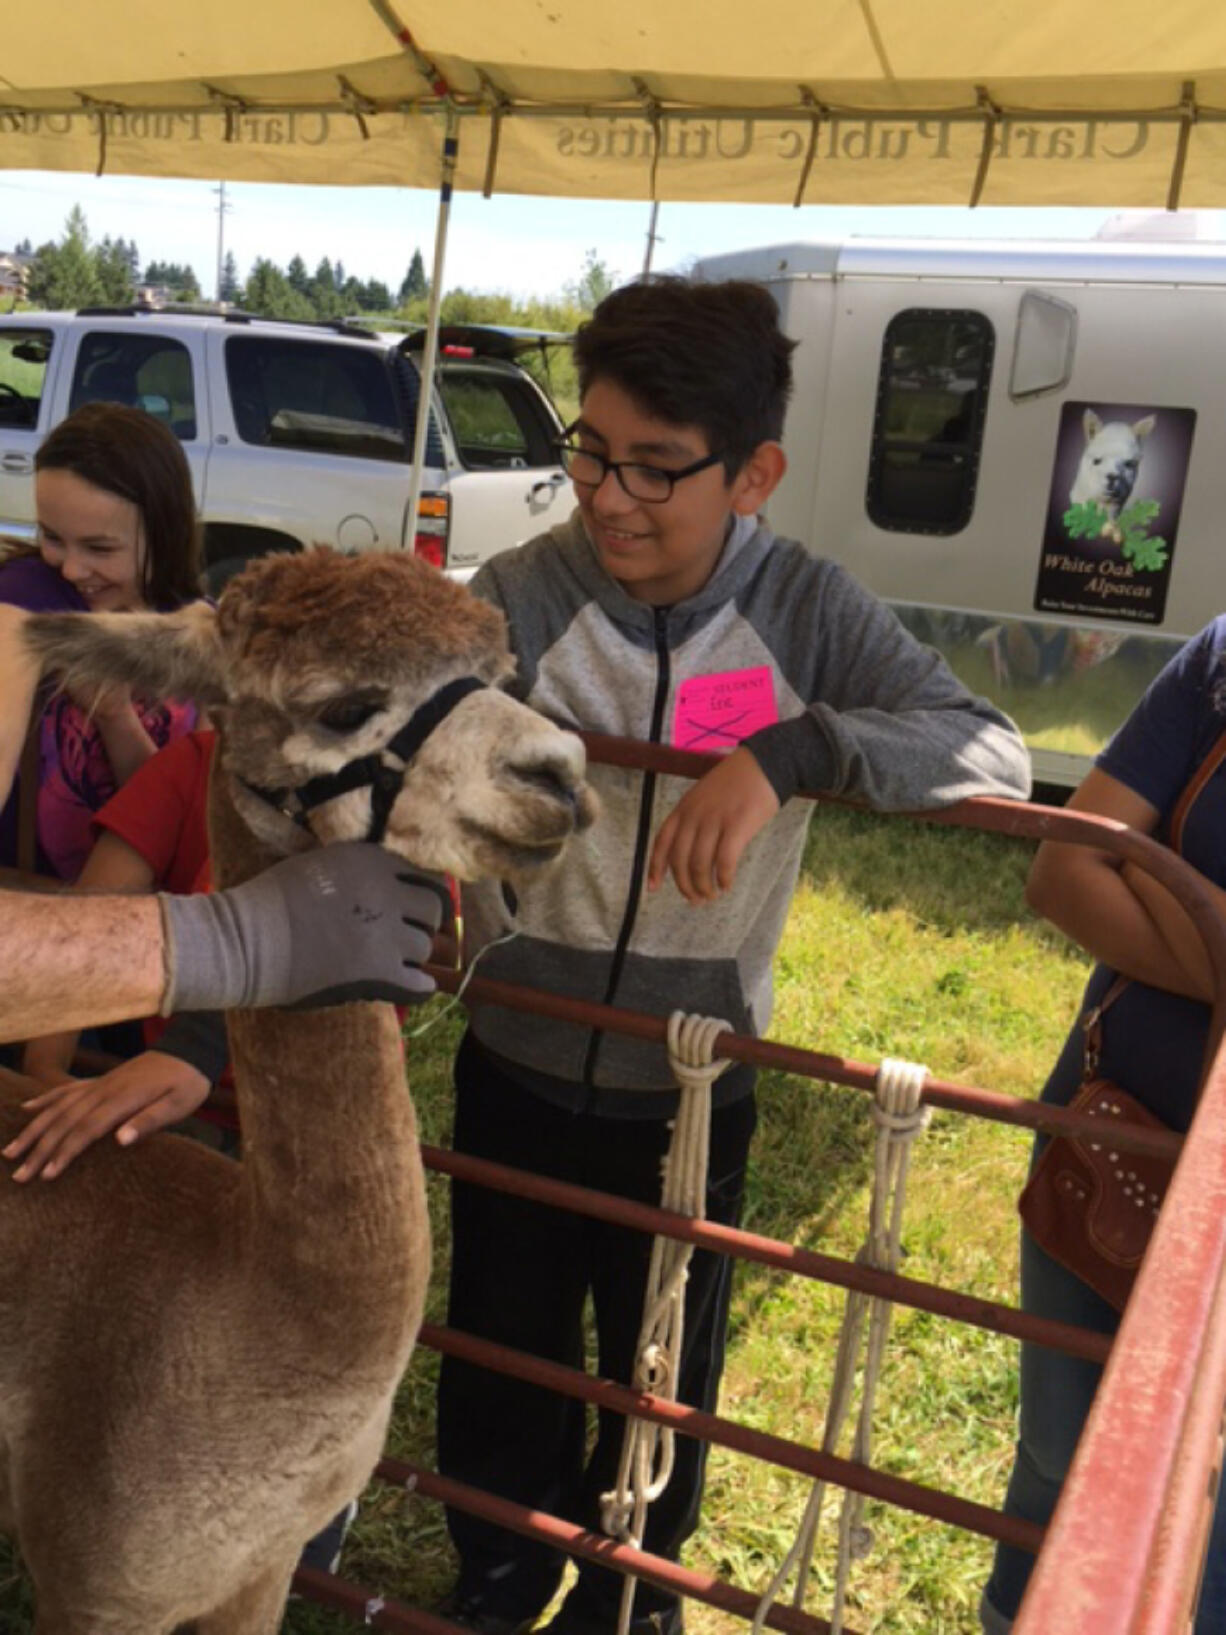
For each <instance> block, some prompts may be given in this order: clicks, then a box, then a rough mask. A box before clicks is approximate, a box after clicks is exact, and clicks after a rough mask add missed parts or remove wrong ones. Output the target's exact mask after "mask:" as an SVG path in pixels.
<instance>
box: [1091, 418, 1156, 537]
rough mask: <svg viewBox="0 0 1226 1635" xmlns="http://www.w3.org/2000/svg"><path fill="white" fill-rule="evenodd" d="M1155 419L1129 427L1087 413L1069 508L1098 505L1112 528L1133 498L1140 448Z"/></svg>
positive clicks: (1122, 423) (1141, 448) (1144, 420)
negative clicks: (1083, 445)
mask: <svg viewBox="0 0 1226 1635" xmlns="http://www.w3.org/2000/svg"><path fill="white" fill-rule="evenodd" d="M1157 418H1158V417H1157V415H1153V414H1149V415H1145V416H1144V418H1143V419H1140V420H1136V421H1134V422H1133V423H1132V424H1131V425H1129V424H1127V422H1125V421H1123V420H1107V421H1103V420H1102V419H1100V417H1099V416H1098V415H1097V414H1096V413H1095V412H1094V410H1093V409H1087V410H1086V412H1085V414H1084V415H1083V416H1082V421H1081V423H1082V425H1083V426H1084V428H1085V438H1086V446H1085V450H1084V452H1083V453H1082V456H1081V459H1080V461H1079V462H1078V465H1077V475H1076V477H1075V478H1074V480H1073V486H1072V488H1071V489H1070V491H1069V504H1070V505H1086V504H1093V505H1097V506H1099V507H1100V508H1101V509H1102V510H1103V511H1105V512H1106V513H1107V517H1108V520H1109V522H1110V523H1111V524H1112V525H1114V524H1115V521H1116V519H1117V518H1118V516H1119V514H1120V512H1121V510H1122V509H1123V508H1124V506H1126V505H1127V504H1128V501H1129V500H1130V499H1131V498H1132V491H1133V489H1134V488H1135V487H1136V482H1137V474H1138V472H1139V471H1140V468H1141V454H1142V450H1143V445H1144V443H1145V439H1146V438H1147V437H1148V436H1149V434H1150V432H1152V431H1153V429H1154V426H1155V424H1156V422H1157ZM1117 543H1118V542H1117Z"/></svg>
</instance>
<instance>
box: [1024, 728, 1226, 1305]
mask: <svg viewBox="0 0 1226 1635" xmlns="http://www.w3.org/2000/svg"><path fill="white" fill-rule="evenodd" d="M1224 758H1226V732H1224V733H1222V734H1221V735H1220V736H1219V737H1218V739H1217V741H1216V742H1215V743H1214V745H1213V747H1212V749H1211V750H1210V751H1209V753H1208V755H1206V757H1205V759H1204V760H1203V761H1202V762H1201V764H1200V765H1199V766H1198V767H1197V769H1196V771H1195V772H1194V773H1193V775H1192V777H1191V778H1190V779H1189V781H1188V783H1187V785H1186V787H1185V788H1184V790H1183V792H1182V794H1181V795H1180V797H1179V799H1178V800H1177V801H1176V803H1175V807H1174V810H1173V811H1172V813H1171V822H1170V834H1169V837H1168V839H1169V844H1170V846H1171V849H1172V850H1173V851H1175V852H1177V853H1179V854H1180V855H1182V852H1183V830H1184V823H1185V821H1186V819H1187V816H1188V812H1189V811H1190V809H1191V807H1192V804H1193V802H1194V801H1195V800H1196V798H1197V796H1198V795H1199V794H1200V793H1201V791H1202V790H1203V789H1204V787H1205V785H1206V784H1207V783H1208V781H1209V779H1210V778H1211V777H1212V776H1213V774H1214V772H1216V770H1217V768H1218V767H1219V766H1220V765H1221V763H1222V760H1223V759H1224ZM1127 986H1128V978H1127V977H1117V978H1116V979H1115V981H1114V982H1113V983H1112V984H1111V986H1110V988H1108V990H1107V992H1106V993H1105V994H1104V995H1103V997H1102V999H1101V1000H1100V1001H1099V1003H1098V1004H1097V1005H1096V1006H1095V1007H1094V1008H1093V1009H1092V1010H1090V1011H1087V1012H1086V1014H1085V1015H1084V1016H1083V1017H1082V1020H1081V1025H1082V1029H1083V1031H1084V1035H1085V1067H1084V1070H1083V1076H1082V1082H1081V1087H1080V1088H1079V1090H1078V1091H1077V1094H1076V1095H1075V1096H1074V1097H1073V1099H1072V1101H1071V1102H1069V1111H1070V1112H1074V1113H1085V1114H1088V1115H1089V1116H1090V1117H1093V1118H1101V1119H1102V1121H1103V1126H1104V1128H1103V1139H1102V1140H1101V1141H1094V1140H1090V1139H1089V1138H1088V1137H1080V1136H1054V1137H1053V1138H1052V1139H1051V1140H1050V1141H1049V1142H1048V1144H1047V1146H1046V1147H1045V1148H1044V1150H1043V1153H1042V1156H1041V1157H1040V1159H1039V1161H1038V1163H1037V1164H1036V1165H1035V1167H1034V1169H1033V1171H1032V1172H1031V1175H1030V1179H1029V1180H1028V1181H1027V1183H1026V1185H1025V1186H1024V1187H1023V1189H1022V1193H1021V1196H1020V1197H1019V1198H1018V1201H1017V1207H1018V1213H1019V1214H1020V1215H1021V1217H1022V1220H1023V1222H1024V1223H1025V1225H1026V1228H1027V1230H1028V1231H1029V1233H1030V1235H1031V1237H1032V1238H1033V1239H1034V1241H1035V1242H1036V1243H1037V1244H1038V1246H1039V1248H1040V1249H1042V1250H1043V1251H1044V1253H1046V1254H1048V1255H1050V1256H1051V1258H1052V1259H1053V1260H1055V1261H1058V1262H1059V1264H1060V1265H1061V1266H1064V1267H1067V1269H1068V1270H1069V1271H1070V1272H1073V1273H1074V1274H1075V1275H1076V1276H1077V1277H1079V1278H1080V1279H1081V1280H1082V1282H1083V1283H1088V1284H1089V1285H1090V1287H1091V1288H1092V1289H1093V1290H1094V1291H1095V1293H1096V1294H1100V1295H1101V1296H1102V1298H1103V1299H1104V1300H1106V1301H1107V1302H1108V1303H1109V1304H1110V1305H1112V1306H1114V1307H1115V1308H1116V1310H1117V1311H1123V1309H1124V1306H1125V1305H1126V1304H1127V1301H1128V1296H1129V1294H1130V1293H1131V1292H1132V1285H1133V1282H1134V1280H1135V1278H1136V1275H1137V1271H1138V1269H1139V1268H1140V1265H1141V1261H1142V1258H1143V1257H1144V1254H1145V1250H1146V1248H1147V1246H1148V1244H1149V1237H1150V1233H1151V1232H1152V1231H1153V1228H1154V1221H1155V1220H1156V1219H1157V1217H1158V1211H1159V1210H1160V1209H1161V1208H1162V1201H1163V1199H1164V1198H1165V1197H1166V1190H1167V1187H1168V1186H1169V1185H1170V1181H1171V1176H1172V1174H1173V1173H1174V1169H1175V1160H1174V1159H1172V1158H1160V1157H1154V1156H1151V1155H1149V1154H1142V1153H1128V1152H1120V1151H1119V1150H1118V1149H1117V1148H1115V1147H1113V1146H1112V1144H1111V1134H1110V1126H1111V1125H1112V1124H1113V1123H1121V1124H1122V1123H1128V1124H1140V1125H1144V1126H1145V1127H1146V1128H1147V1129H1151V1130H1169V1129H1170V1126H1169V1125H1168V1124H1165V1123H1164V1122H1163V1121H1162V1119H1160V1118H1157V1117H1155V1116H1154V1114H1153V1113H1151V1112H1150V1110H1149V1108H1148V1107H1145V1106H1143V1105H1142V1103H1141V1102H1139V1101H1138V1100H1137V1099H1136V1097H1135V1096H1131V1095H1129V1093H1128V1092H1127V1091H1126V1090H1121V1089H1120V1087H1119V1085H1118V1084H1114V1083H1113V1082H1112V1081H1111V1080H1110V1079H1104V1078H1100V1077H1099V1074H1098V1060H1099V1055H1100V1052H1101V1048H1102V1018H1103V1013H1104V1012H1105V1011H1106V1010H1107V1009H1108V1007H1109V1006H1111V1005H1113V1004H1114V1003H1115V1001H1116V1000H1117V999H1118V998H1119V996H1120V994H1121V993H1123V991H1124V989H1125V988H1126V987H1127Z"/></svg>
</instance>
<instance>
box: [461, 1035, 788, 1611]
mask: <svg viewBox="0 0 1226 1635" xmlns="http://www.w3.org/2000/svg"><path fill="white" fill-rule="evenodd" d="M455 1080H456V1119H455V1137H454V1144H455V1147H456V1149H457V1150H458V1151H460V1152H465V1153H470V1154H473V1155H474V1156H477V1157H481V1158H488V1159H491V1160H494V1161H496V1162H499V1163H504V1164H509V1165H513V1166H515V1167H516V1168H519V1169H525V1170H533V1171H535V1172H536V1173H538V1174H541V1175H548V1176H553V1177H556V1178H558V1179H562V1180H566V1181H572V1182H575V1183H577V1184H579V1185H581V1186H587V1187H592V1188H594V1189H596V1190H598V1191H602V1192H610V1193H617V1194H620V1195H621V1196H623V1197H628V1198H633V1199H636V1200H638V1201H640V1202H646V1203H656V1204H658V1203H659V1201H660V1181H661V1170H660V1161H661V1158H662V1156H663V1154H664V1153H665V1152H666V1151H667V1149H668V1143H669V1136H670V1131H669V1127H668V1124H667V1122H666V1121H665V1120H662V1119H647V1120H633V1119H626V1120H623V1119H609V1118H597V1117H592V1116H589V1115H585V1114H582V1113H572V1112H567V1111H565V1110H563V1109H561V1108H558V1107H555V1106H553V1105H552V1104H551V1103H549V1102H546V1101H544V1100H542V1099H541V1098H540V1097H538V1096H534V1095H531V1094H529V1093H528V1092H526V1091H524V1090H522V1089H521V1088H519V1087H518V1086H516V1085H515V1084H514V1083H513V1082H512V1081H510V1080H509V1079H507V1078H506V1077H505V1075H504V1074H502V1073H501V1072H499V1070H498V1066H497V1064H496V1063H495V1062H493V1061H492V1060H491V1059H490V1057H489V1056H488V1055H487V1054H486V1053H485V1052H484V1051H483V1050H482V1049H481V1047H480V1046H479V1045H478V1044H476V1042H475V1041H474V1040H473V1039H472V1037H471V1035H470V1036H469V1037H467V1038H466V1039H465V1041H464V1043H463V1045H462V1046H461V1048H460V1052H459V1056H458V1058H457V1061H456V1070H455ZM755 1117H756V1114H755V1107H754V1100H753V1096H752V1095H747V1096H745V1097H743V1098H741V1099H740V1100H737V1101H733V1102H731V1103H730V1104H729V1105H728V1106H726V1107H723V1108H720V1109H717V1110H716V1111H715V1112H714V1113H713V1115H712V1121H711V1158H710V1181H709V1184H708V1189H707V1216H708V1218H709V1219H710V1220H713V1221H717V1222H720V1223H723V1224H726V1225H734V1224H735V1223H736V1222H737V1220H738V1219H739V1217H740V1208H741V1199H742V1194H743V1191H744V1184H745V1167H746V1161H747V1157H748V1152H749V1144H750V1139H751V1137H752V1135H753V1130H754V1122H755ZM452 1231H453V1244H452V1262H451V1295H450V1304H449V1309H448V1321H449V1323H450V1324H451V1325H452V1326H453V1327H455V1328H458V1329H463V1330H465V1331H467V1332H468V1333H471V1334H476V1335H480V1336H481V1337H483V1338H485V1339H490V1340H495V1341H497V1342H499V1343H500V1344H503V1345H507V1346H514V1347H515V1348H517V1349H518V1350H522V1351H527V1352H531V1353H533V1354H535V1355H537V1356H541V1357H547V1358H549V1359H551V1360H553V1361H556V1362H561V1363H566V1364H568V1365H569V1366H571V1367H573V1368H582V1367H583V1363H584V1358H583V1326H582V1319H583V1309H584V1302H585V1299H586V1297H587V1295H588V1293H589V1291H590V1293H591V1296H592V1300H593V1306H594V1311H595V1319H596V1333H597V1338H598V1352H599V1354H598V1361H597V1368H598V1372H599V1373H600V1374H601V1375H603V1376H605V1377H606V1378H610V1379H613V1380H616V1381H618V1382H620V1383H622V1384H627V1383H629V1382H630V1380H631V1377H632V1373H633V1365H634V1353H635V1350H636V1347H637V1342H638V1335H639V1329H640V1326H641V1323H642V1308H643V1292H644V1287H645V1283H646V1277H647V1269H648V1263H649V1260H650V1255H651V1239H650V1237H649V1236H647V1235H646V1234H644V1233H642V1232H636V1231H632V1230H630V1229H629V1228H626V1227H617V1226H612V1225H608V1224H606V1223H604V1222H601V1221H596V1220H590V1219H587V1218H585V1217H583V1216H577V1215H570V1214H567V1213H566V1212H565V1211H562V1210H558V1209H553V1208H549V1207H547V1206H545V1205H543V1204H534V1203H529V1202H527V1201H525V1200H522V1199H519V1198H511V1197H508V1196H506V1195H504V1194H501V1193H497V1192H491V1191H489V1190H488V1189H486V1188H483V1187H475V1186H471V1185H464V1184H462V1183H457V1184H455V1185H454V1187H453V1190H452ZM731 1274H732V1262H731V1261H730V1260H728V1259H727V1258H726V1257H724V1256H722V1255H715V1254H710V1253H704V1252H702V1251H698V1252H696V1253H695V1255H694V1257H693V1260H692V1261H691V1263H690V1272H689V1280H688V1282H687V1285H686V1306H685V1334H684V1350H683V1355H682V1359H681V1368H680V1373H679V1377H678V1386H677V1396H678V1398H679V1400H680V1401H682V1402H684V1403H688V1404H691V1405H692V1406H694V1407H697V1408H703V1409H707V1410H711V1409H713V1408H714V1407H715V1401H716V1396H717V1393H718V1388H719V1378H720V1374H721V1372H722V1370H723V1363H724V1341H725V1330H726V1326H727V1317H728V1297H729V1291H730V1286H731ZM584 1422H585V1411H584V1405H583V1404H582V1403H580V1402H574V1401H571V1400H568V1399H566V1398H564V1397H560V1396H557V1395H556V1394H554V1393H553V1392H549V1391H546V1390H544V1389H542V1388H541V1387H538V1386H531V1385H525V1384H522V1383H520V1382H518V1381H515V1380H511V1379H507V1378H505V1377H504V1376H502V1375H499V1374H495V1373H492V1372H490V1371H489V1370H486V1369H482V1368H477V1367H475V1366H474V1365H472V1364H470V1363H463V1362H457V1361H455V1360H453V1359H452V1358H449V1357H445V1358H444V1359H443V1365H442V1373H441V1377H440V1381H439V1400H438V1456H439V1468H440V1469H441V1470H442V1471H443V1473H444V1474H445V1475H447V1476H451V1477H454V1478H455V1479H457V1480H459V1481H463V1482H468V1483H470V1484H472V1485H473V1486H475V1487H481V1488H485V1489H487V1490H488V1491H489V1492H492V1493H496V1494H498V1495H500V1496H501V1497H504V1498H507V1499H512V1500H514V1501H515V1502H517V1503H519V1504H524V1505H528V1506H531V1507H534V1508H537V1509H541V1510H546V1511H549V1512H551V1513H552V1514H554V1515H558V1516H562V1517H564V1518H566V1519H567V1520H570V1521H575V1522H578V1523H580V1524H581V1525H583V1526H585V1527H589V1528H592V1529H593V1530H596V1531H599V1525H600V1523H599V1513H600V1512H599V1503H600V1494H601V1493H602V1492H604V1491H607V1490H608V1489H609V1488H611V1487H612V1486H613V1483H614V1481H615V1479H616V1474H617V1466H618V1459H619V1456H620V1452H621V1442H622V1431H623V1426H624V1419H623V1418H622V1416H620V1415H618V1414H614V1413H610V1412H606V1411H602V1412H601V1413H600V1420H599V1431H598V1436H597V1440H596V1444H595V1447H594V1449H593V1450H592V1452H591V1455H590V1457H586V1456H585V1455H586V1450H585V1427H584ZM705 1464H706V1448H705V1445H704V1444H703V1443H701V1442H698V1441H696V1440H695V1439H694V1438H692V1437H687V1436H681V1435H678V1437H677V1439H676V1465H675V1469H674V1472H673V1477H672V1481H671V1482H670V1484H669V1486H668V1488H667V1489H666V1491H665V1492H664V1494H663V1495H662V1496H661V1497H660V1498H659V1499H658V1500H657V1501H656V1502H655V1503H654V1504H653V1505H652V1506H651V1509H650V1512H649V1519H648V1522H647V1527H646V1536H645V1539H644V1548H645V1549H647V1550H650V1551H652V1552H654V1553H656V1554H658V1555H663V1556H667V1557H670V1558H675V1557H676V1556H677V1554H678V1552H679V1551H680V1548H681V1546H682V1544H683V1543H684V1542H685V1540H686V1539H687V1538H688V1537H689V1535H690V1534H691V1533H692V1532H693V1531H694V1528H695V1527H696V1526H697V1523H698V1511H699V1504H700V1501H701V1497H702V1483H703V1472H704V1468H705ZM448 1526H449V1528H450V1531H451V1536H452V1539H453V1541H454V1543H455V1546H456V1549H457V1550H458V1551H459V1555H460V1562H461V1567H460V1581H459V1588H460V1591H461V1592H462V1593H463V1594H471V1595H478V1596H480V1597H481V1598H482V1601H483V1603H484V1606H485V1608H486V1609H487V1610H489V1611H491V1612H496V1613H498V1614H499V1615H501V1616H504V1617H508V1618H514V1619H519V1618H527V1617H530V1616H532V1615H534V1614H536V1613H538V1612H539V1611H540V1610H541V1609H542V1608H543V1607H544V1606H545V1605H546V1604H547V1603H548V1601H549V1600H550V1599H551V1597H552V1596H553V1594H554V1592H555V1591H556V1589H557V1587H558V1584H559V1582H560V1580H561V1576H562V1569H563V1565H564V1558H563V1556H562V1555H561V1554H560V1553H559V1552H558V1551H557V1550H555V1549H552V1548H550V1547H548V1546H546V1545H543V1544H538V1543H536V1542H534V1541H532V1540H529V1539H525V1538H522V1537H520V1536H518V1535H517V1534H514V1533H510V1532H507V1531H505V1530H504V1529H502V1528H498V1527H494V1526H492V1525H491V1524H489V1523H488V1522H482V1521H478V1520H477V1519H476V1518H475V1517H472V1516H466V1515H464V1514H462V1513H461V1512H458V1511H450V1512H449V1513H448ZM621 1583H622V1580H621V1576H620V1575H619V1574H618V1573H615V1572H612V1571H610V1570H609V1569H607V1568H599V1567H594V1566H591V1565H589V1564H587V1563H580V1565H579V1582H578V1584H577V1585H576V1586H575V1588H574V1589H573V1590H572V1591H571V1593H570V1594H569V1595H568V1597H567V1600H566V1602H565V1605H564V1608H563V1612H562V1615H561V1622H562V1627H563V1629H564V1630H566V1631H568V1632H569V1631H571V1630H573V1631H574V1632H575V1635H583V1632H585V1631H588V1630H611V1629H613V1628H614V1627H615V1623H616V1617H617V1609H618V1604H619V1600H620V1596H621ZM675 1608H676V1597H675V1596H673V1595H672V1594H670V1593H669V1592H667V1591H664V1590H659V1589H656V1588H654V1587H652V1586H650V1585H647V1584H640V1585H639V1588H638V1594H637V1596H636V1599H635V1622H636V1624H638V1623H639V1622H640V1620H641V1619H644V1618H645V1617H647V1616H648V1615H650V1614H652V1613H653V1612H655V1613H664V1614H665V1615H666V1619H665V1622H666V1627H667V1620H668V1617H669V1616H670V1615H671V1614H673V1613H674V1611H675Z"/></svg>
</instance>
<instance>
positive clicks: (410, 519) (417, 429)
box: [404, 103, 460, 550]
mask: <svg viewBox="0 0 1226 1635" xmlns="http://www.w3.org/2000/svg"><path fill="white" fill-rule="evenodd" d="M459 131H460V120H459V115H458V114H457V113H456V110H455V107H454V106H453V105H452V104H450V103H449V104H448V106H447V126H446V130H445V132H444V135H443V165H442V177H441V181H440V184H439V195H438V218H437V220H436V222H435V227H434V266H433V269H432V271H431V274H430V305H429V309H428V311H427V314H426V341H425V345H424V347H423V348H422V354H421V388H420V391H419V393H418V399H417V417H416V423H415V425H414V427H413V456H412V460H413V463H412V466H411V468H410V472H409V502H408V508H407V510H406V512H405V540H404V543H405V545H406V547H407V548H408V549H409V550H412V548H413V540H414V537H415V535H416V533H417V502H418V501H419V500H420V499H421V486H422V469H423V467H424V465H425V460H426V435H427V433H428V431H429V428H430V404H431V402H432V400H433V397H434V368H435V362H436V360H437V358H438V317H439V307H440V305H441V303H442V299H443V264H444V261H445V260H446V255H447V227H448V223H449V221H450V218H451V189H452V183H453V182H454V180H455V169H456V158H457V156H458V154H459V149H460V136H459Z"/></svg>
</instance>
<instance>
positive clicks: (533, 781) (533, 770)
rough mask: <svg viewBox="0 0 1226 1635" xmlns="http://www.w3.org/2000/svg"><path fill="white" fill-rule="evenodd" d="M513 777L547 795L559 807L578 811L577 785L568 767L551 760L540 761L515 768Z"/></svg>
mask: <svg viewBox="0 0 1226 1635" xmlns="http://www.w3.org/2000/svg"><path fill="white" fill-rule="evenodd" d="M515 776H516V777H517V778H519V779H520V780H521V782H523V783H526V784H530V785H531V786H532V787H533V788H535V789H539V790H540V791H541V792H542V794H545V795H548V796H549V798H550V799H551V800H555V801H557V802H559V804H560V805H562V806H567V807H569V808H570V809H571V810H572V811H575V810H577V809H578V804H579V785H578V782H577V781H576V779H575V776H574V773H573V772H572V770H571V768H570V767H569V766H565V765H560V764H559V763H558V762H556V761H553V760H542V761H538V762H536V763H535V764H534V765H529V766H517V767H516V768H515Z"/></svg>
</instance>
